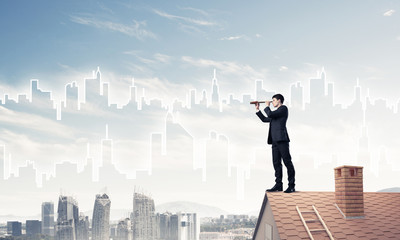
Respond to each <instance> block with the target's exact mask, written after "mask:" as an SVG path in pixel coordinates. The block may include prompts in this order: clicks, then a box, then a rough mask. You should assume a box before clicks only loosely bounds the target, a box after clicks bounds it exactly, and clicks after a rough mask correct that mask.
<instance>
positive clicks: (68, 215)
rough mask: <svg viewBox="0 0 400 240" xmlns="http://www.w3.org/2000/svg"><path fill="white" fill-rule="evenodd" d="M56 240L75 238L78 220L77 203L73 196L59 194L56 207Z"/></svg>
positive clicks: (72, 239)
mask: <svg viewBox="0 0 400 240" xmlns="http://www.w3.org/2000/svg"><path fill="white" fill-rule="evenodd" d="M57 214H58V216H57V225H56V229H55V230H56V236H55V239H56V240H76V229H77V223H78V221H79V208H78V203H77V202H76V200H75V199H74V198H73V197H70V196H62V195H60V197H59V199H58V209H57Z"/></svg>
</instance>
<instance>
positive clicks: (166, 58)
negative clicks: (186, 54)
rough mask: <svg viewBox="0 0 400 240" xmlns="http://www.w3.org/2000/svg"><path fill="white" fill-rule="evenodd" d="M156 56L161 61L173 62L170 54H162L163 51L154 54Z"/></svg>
mask: <svg viewBox="0 0 400 240" xmlns="http://www.w3.org/2000/svg"><path fill="white" fill-rule="evenodd" d="M154 58H155V59H156V60H157V61H159V62H161V63H170V62H171V57H170V56H168V55H165V54H161V53H156V54H154Z"/></svg>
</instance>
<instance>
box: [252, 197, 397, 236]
mask: <svg viewBox="0 0 400 240" xmlns="http://www.w3.org/2000/svg"><path fill="white" fill-rule="evenodd" d="M265 198H266V199H264V203H263V205H264V204H266V202H267V201H269V203H270V205H271V210H272V213H273V217H274V219H275V222H276V225H277V228H278V231H279V235H280V238H281V239H310V238H309V236H308V234H307V231H306V229H305V227H304V225H303V223H302V221H301V219H300V216H299V214H298V212H297V210H296V206H297V207H298V208H299V209H300V211H302V212H303V211H313V208H312V206H313V205H314V206H315V207H316V209H317V210H318V212H319V214H320V216H321V217H322V219H323V221H324V222H325V224H326V225H327V227H328V229H329V231H330V232H331V234H332V235H333V238H334V239H400V193H382V192H364V215H365V216H364V217H363V218H356V219H346V218H344V217H343V215H342V214H341V213H340V211H339V210H338V208H337V207H336V205H335V193H334V192H295V193H290V194H287V193H282V192H273V193H268V194H267V193H266V196H265ZM263 208H265V206H263ZM261 217H262V216H260V218H261ZM303 217H304V218H307V213H304V214H303ZM259 221H260V219H259ZM308 226H309V227H310V228H311V229H320V228H323V227H322V226H321V224H320V223H319V221H317V222H315V223H312V222H311V223H309V224H308ZM256 231H257V230H256ZM317 233H318V232H317ZM317 233H315V234H313V236H314V239H329V238H328V236H327V233H326V232H325V231H321V232H319V234H317ZM255 234H256V232H255Z"/></svg>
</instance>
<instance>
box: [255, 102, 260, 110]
mask: <svg viewBox="0 0 400 240" xmlns="http://www.w3.org/2000/svg"><path fill="white" fill-rule="evenodd" d="M256 110H257V111H259V110H260V104H259V103H258V102H257V103H256Z"/></svg>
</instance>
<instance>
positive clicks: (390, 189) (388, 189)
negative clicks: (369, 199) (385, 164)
mask: <svg viewBox="0 0 400 240" xmlns="http://www.w3.org/2000/svg"><path fill="white" fill-rule="evenodd" d="M378 192H400V187H392V188H385V189H382V190H379V191H378Z"/></svg>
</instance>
